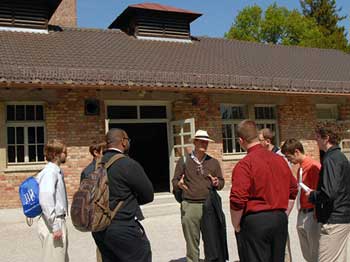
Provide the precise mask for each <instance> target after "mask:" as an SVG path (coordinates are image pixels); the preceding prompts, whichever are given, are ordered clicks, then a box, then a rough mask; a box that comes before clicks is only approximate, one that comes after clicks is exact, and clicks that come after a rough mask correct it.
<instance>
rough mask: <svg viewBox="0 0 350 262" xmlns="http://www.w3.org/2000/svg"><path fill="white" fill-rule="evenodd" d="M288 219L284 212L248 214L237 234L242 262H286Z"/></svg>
mask: <svg viewBox="0 0 350 262" xmlns="http://www.w3.org/2000/svg"><path fill="white" fill-rule="evenodd" d="M287 235H288V217H287V215H286V213H285V212H284V211H268V212H259V213H254V214H248V215H246V216H244V217H243V218H242V220H241V231H240V232H239V233H236V239H237V247H238V254H239V259H240V261H241V262H284V255H285V248H286V241H287Z"/></svg>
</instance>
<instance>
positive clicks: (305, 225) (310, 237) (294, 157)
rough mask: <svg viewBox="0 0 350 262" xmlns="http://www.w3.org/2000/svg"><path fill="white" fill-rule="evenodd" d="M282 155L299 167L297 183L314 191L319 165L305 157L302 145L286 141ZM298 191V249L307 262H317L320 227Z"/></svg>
mask: <svg viewBox="0 0 350 262" xmlns="http://www.w3.org/2000/svg"><path fill="white" fill-rule="evenodd" d="M282 153H283V154H284V155H285V156H286V158H287V159H288V161H290V162H291V163H293V164H299V165H300V167H299V169H298V175H297V178H298V182H302V183H304V184H305V185H307V186H308V187H309V188H311V189H316V188H317V185H318V179H319V177H320V170H321V164H320V163H319V162H317V161H316V160H314V159H312V158H311V157H308V156H306V155H305V153H304V147H303V145H302V144H301V143H300V142H299V141H298V140H296V139H294V138H292V139H287V140H286V141H285V142H284V144H283V146H282ZM299 190H300V192H299V197H298V200H297V202H298V203H297V207H298V211H299V212H298V220H297V231H298V235H299V241H300V247H301V251H302V253H303V257H304V258H305V260H306V261H307V262H317V261H318V242H319V239H320V225H319V224H318V223H317V220H316V217H315V215H314V211H315V209H314V207H315V206H314V204H312V203H310V202H309V201H308V197H307V196H306V194H305V191H304V190H301V189H299Z"/></svg>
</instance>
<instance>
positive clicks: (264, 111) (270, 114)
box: [255, 106, 276, 119]
mask: <svg viewBox="0 0 350 262" xmlns="http://www.w3.org/2000/svg"><path fill="white" fill-rule="evenodd" d="M255 119H276V113H275V107H271V106H263V107H255Z"/></svg>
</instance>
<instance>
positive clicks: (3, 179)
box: [0, 90, 350, 208]
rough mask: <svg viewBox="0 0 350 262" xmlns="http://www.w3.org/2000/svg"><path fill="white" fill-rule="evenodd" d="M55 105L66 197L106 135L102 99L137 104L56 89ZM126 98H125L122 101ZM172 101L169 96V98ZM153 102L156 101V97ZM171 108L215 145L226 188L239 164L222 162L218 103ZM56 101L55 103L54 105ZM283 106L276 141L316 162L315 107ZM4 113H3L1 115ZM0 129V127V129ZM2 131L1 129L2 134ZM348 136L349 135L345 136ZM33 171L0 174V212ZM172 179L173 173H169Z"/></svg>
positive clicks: (344, 110) (51, 114) (343, 115)
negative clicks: (93, 106)
mask: <svg viewBox="0 0 350 262" xmlns="http://www.w3.org/2000/svg"><path fill="white" fill-rule="evenodd" d="M55 92H56V93H55V97H56V99H55V100H52V101H51V100H50V101H51V102H50V103H49V104H47V105H46V106H45V114H46V131H47V139H51V138H60V139H63V140H65V142H66V143H67V146H68V158H67V163H66V164H64V165H63V166H62V168H63V170H64V172H65V181H66V184H67V191H68V195H69V197H71V196H72V194H73V193H74V191H75V190H76V189H77V187H78V184H79V179H80V172H81V170H82V169H83V168H84V167H85V166H86V165H87V164H88V163H89V162H90V161H91V156H90V155H89V152H88V146H89V144H90V143H91V141H92V140H95V139H97V140H102V139H103V137H104V132H105V119H104V116H105V106H104V104H103V100H104V99H110V100H113V99H115V100H117V99H122V100H125V99H129V97H130V99H136V100H138V99H139V97H138V96H137V95H135V97H132V95H131V94H130V93H125V94H120V93H117V94H116V95H115V96H111V95H108V96H107V95H106V94H107V93H103V92H98V91H95V90H91V91H90V90H83V91H82V90H80V91H72V90H56V91H55ZM126 96H128V98H126ZM169 97H170V96H169ZM87 98H98V99H100V102H101V104H100V109H101V110H100V111H101V112H100V115H99V116H86V115H85V114H84V100H85V99H87ZM153 99H155V100H159V98H157V97H154V98H153ZM168 99H174V101H173V103H172V118H173V119H172V120H180V119H186V118H195V120H196V122H195V126H196V129H204V130H207V131H208V132H209V134H210V136H211V137H212V138H213V139H214V140H215V142H214V143H210V144H209V148H208V153H209V154H210V155H212V156H213V157H215V158H217V159H218V160H219V161H220V163H221V165H222V168H223V172H224V174H225V179H226V181H227V183H226V185H227V187H229V185H230V179H231V172H232V168H233V166H234V165H235V163H236V162H237V160H223V156H222V133H221V114H220V103H221V100H220V99H219V98H215V96H212V95H209V94H193V95H182V96H181V98H176V99H175V98H168ZM53 101H55V102H53ZM284 102H285V103H283V105H279V106H277V111H278V125H279V135H280V141H284V140H285V139H287V138H292V137H294V138H297V139H300V140H301V141H302V143H303V145H304V147H305V150H306V153H307V154H308V155H311V156H312V157H313V158H315V159H318V158H319V152H318V148H317V144H316V142H315V140H314V132H313V130H314V127H315V125H316V124H317V120H316V110H315V104H314V103H312V102H309V100H308V99H307V98H306V97H292V98H286V101H284ZM0 114H4V112H2V113H1V112H0ZM339 114H340V115H339V118H340V120H341V125H342V126H343V129H344V130H345V131H346V130H348V129H350V125H349V123H350V106H349V103H344V104H343V105H341V106H340V107H339ZM0 127H1V125H0ZM0 131H1V132H3V130H0ZM345 131H344V134H346V135H347V136H349V132H345ZM35 172H36V171H30V170H26V171H23V172H2V171H1V170H0V208H4V207H14V206H18V205H19V200H18V186H19V184H20V182H21V181H23V180H24V179H25V178H26V177H28V176H30V175H34V174H35ZM170 175H172V174H170Z"/></svg>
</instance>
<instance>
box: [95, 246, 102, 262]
mask: <svg viewBox="0 0 350 262" xmlns="http://www.w3.org/2000/svg"><path fill="white" fill-rule="evenodd" d="M96 261H97V262H102V255H101V252H100V250H99V249H98V247H96Z"/></svg>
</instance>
